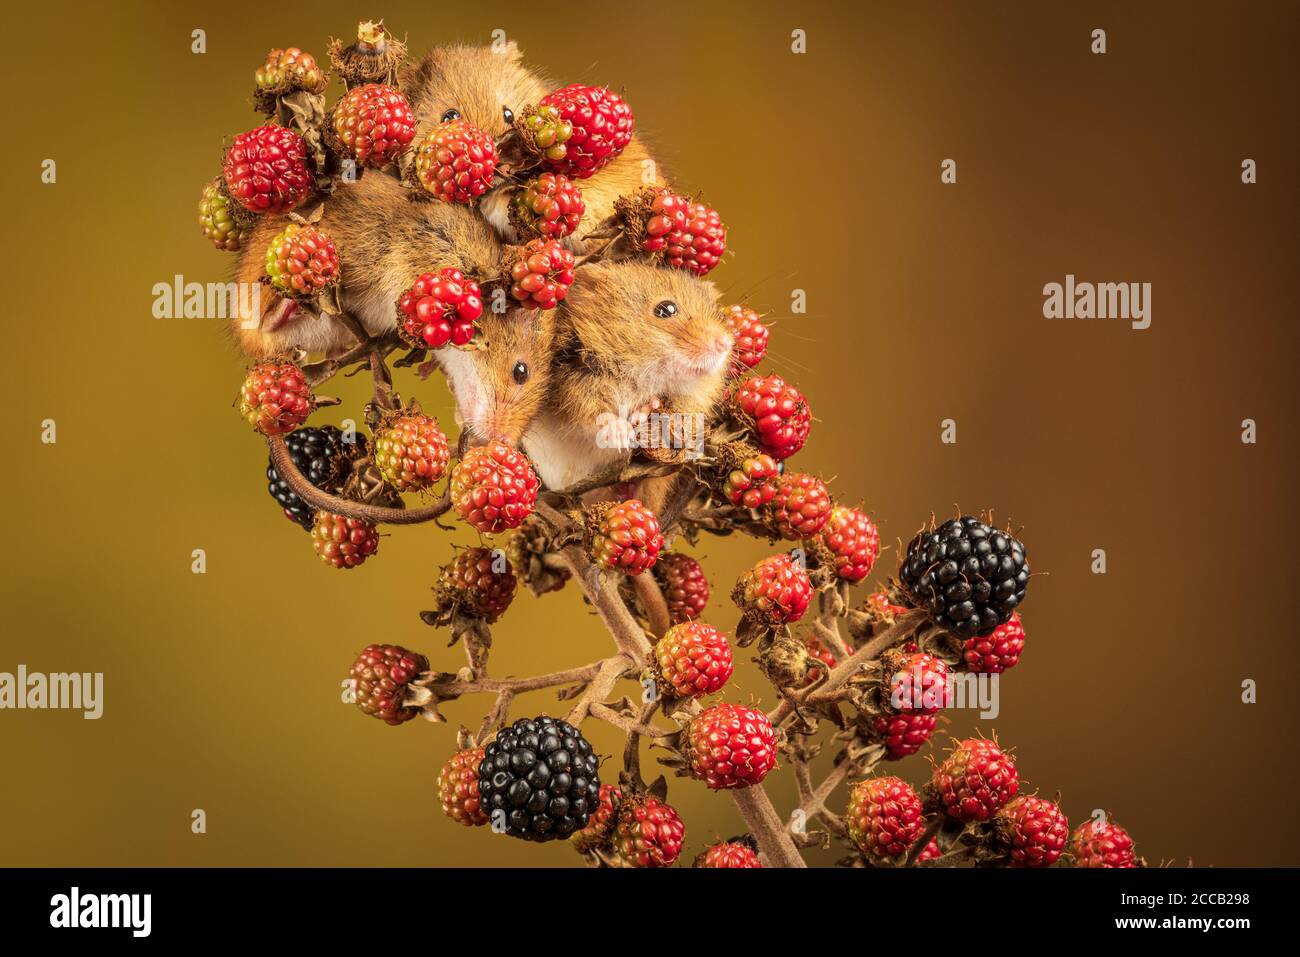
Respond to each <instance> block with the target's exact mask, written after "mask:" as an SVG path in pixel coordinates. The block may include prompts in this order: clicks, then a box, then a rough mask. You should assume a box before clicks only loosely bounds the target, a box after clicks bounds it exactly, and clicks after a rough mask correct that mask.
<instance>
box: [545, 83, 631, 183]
mask: <svg viewBox="0 0 1300 957" xmlns="http://www.w3.org/2000/svg"><path fill="white" fill-rule="evenodd" d="M545 107H550V108H551V109H552V110H554V111H555V115H556V116H557V117H558V119H559V120H560V121H561V123H563V124H566V125H567V126H569V127H571V130H570V132H569V136H568V137H567V139H566V140H565V141H564V142H563V147H564V154H563V156H562V157H559V158H555V157H554V155H553V154H547V155H546V157H545V163H546V165H547V166H548V167H550V169H552V170H554V171H555V172H557V173H563V174H565V175H566V176H570V177H572V178H574V179H586V178H587V177H588V176H591V175H592V174H593V173H595V172H596V171H597V170H599V169H601V168H602V167H603V166H605V165H606V164H608V163H609V162H611V161H612V160H613V159H614V158H615V157H617V156H618V154H619V153H621V152H623V149H624V148H625V147H626V146H627V144H628V143H629V142H630V141H631V139H632V127H633V125H634V123H635V118H634V117H633V115H632V108H631V107H630V106H628V105H627V104H626V103H625V102H623V98H622V97H621V96H619V95H618V94H617V93H614V92H612V91H610V90H608V89H605V88H604V87H598V86H586V85H584V84H582V83H572V84H570V85H569V86H566V87H563V88H561V89H559V90H556V91H555V92H554V93H548V94H547V95H546V96H544V97H542V99H541V101H540V102H539V103H538V108H539V110H540V109H542V108H545Z"/></svg>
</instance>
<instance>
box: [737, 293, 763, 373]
mask: <svg viewBox="0 0 1300 957" xmlns="http://www.w3.org/2000/svg"><path fill="white" fill-rule="evenodd" d="M726 318H727V329H729V330H730V331H731V335H732V338H734V339H735V340H736V344H735V345H734V346H732V347H731V374H732V375H740V374H741V373H743V372H744V371H745V370H747V369H752V368H754V366H756V365H758V364H759V363H760V362H762V361H763V357H764V356H766V355H767V340H768V336H769V334H770V333H769V332H768V328H767V326H765V325H763V320H762V318H761V317H760V316H759V314H758V313H757V312H756V311H755V310H753V309H751V308H749V306H742V305H734V306H732V307H731V308H729V309H728V310H727V316H726Z"/></svg>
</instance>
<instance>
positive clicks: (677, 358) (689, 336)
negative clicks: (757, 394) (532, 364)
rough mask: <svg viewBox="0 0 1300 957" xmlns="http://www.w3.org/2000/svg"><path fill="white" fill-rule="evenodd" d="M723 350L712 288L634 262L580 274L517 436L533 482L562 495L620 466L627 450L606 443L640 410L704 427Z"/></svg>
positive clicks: (725, 337)
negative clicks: (543, 380) (535, 401)
mask: <svg viewBox="0 0 1300 957" xmlns="http://www.w3.org/2000/svg"><path fill="white" fill-rule="evenodd" d="M731 347H732V335H731V333H730V332H729V331H728V328H727V325H726V322H725V319H724V317H723V313H722V310H721V308H720V307H719V305H718V290H717V288H716V287H715V286H714V285H713V283H711V282H708V281H706V280H702V279H698V278H696V277H694V276H692V275H690V274H689V273H688V272H686V271H685V270H680V269H665V268H657V267H655V266H651V265H647V264H645V263H640V262H635V261H622V262H593V263H588V264H586V265H584V266H582V267H580V269H579V276H578V279H577V281H576V282H575V283H574V285H573V288H572V289H571V290H570V291H569V297H568V299H566V300H565V302H564V303H563V304H562V305H561V307H560V308H559V310H558V316H557V328H556V346H555V353H554V359H553V362H552V369H551V381H550V386H549V391H548V393H547V396H546V399H545V401H544V404H543V407H542V409H541V411H540V412H539V413H538V415H537V416H536V418H534V420H533V422H532V424H531V426H530V427H529V428H528V430H527V431H526V432H525V433H524V439H523V447H524V450H525V451H526V452H527V453H528V455H529V457H530V458H532V460H533V462H534V464H535V465H536V467H537V472H538V475H539V476H540V477H541V479H542V481H543V482H545V483H546V485H547V486H548V487H549V488H552V489H563V488H567V487H571V486H573V485H575V484H577V483H580V482H582V481H584V480H587V479H590V478H592V477H595V476H598V475H602V474H605V473H607V472H608V471H610V470H611V469H612V468H614V467H616V466H617V465H618V464H619V463H620V462H626V461H629V460H630V459H631V457H632V450H631V449H630V448H628V446H627V443H626V442H621V441H611V440H610V439H611V437H614V438H617V437H618V436H620V435H623V436H626V435H627V434H628V432H629V430H635V429H636V427H637V421H636V420H637V416H638V415H640V414H643V413H645V412H648V411H650V410H658V411H661V412H663V413H666V414H670V416H669V417H670V418H677V419H689V420H691V421H694V422H699V423H703V422H705V421H707V420H708V418H709V416H710V415H711V413H712V411H713V409H714V406H715V405H716V404H717V402H718V400H719V398H720V397H721V395H722V392H723V389H724V384H725V381H726V374H727V368H728V364H729V357H730V354H731ZM665 421H666V420H665ZM687 431H689V432H696V433H697V434H698V430H697V429H695V428H691V429H688V430H687Z"/></svg>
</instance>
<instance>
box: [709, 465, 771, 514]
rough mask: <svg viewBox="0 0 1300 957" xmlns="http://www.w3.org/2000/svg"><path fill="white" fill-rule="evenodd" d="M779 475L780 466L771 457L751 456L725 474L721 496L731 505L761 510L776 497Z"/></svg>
mask: <svg viewBox="0 0 1300 957" xmlns="http://www.w3.org/2000/svg"><path fill="white" fill-rule="evenodd" d="M780 475H781V469H780V466H778V465H777V463H776V459H774V458H772V456H770V455H767V454H763V453H760V454H758V455H753V456H750V457H748V458H746V459H744V460H743V461H742V462H741V463H740V467H739V468H735V469H732V470H731V471H730V472H729V473H727V477H726V479H725V480H724V481H723V483H722V494H723V495H724V496H726V499H727V501H728V502H730V503H731V504H732V505H743V506H744V507H745V508H762V507H763V506H764V505H766V504H767V503H768V502H770V501H772V499H773V498H775V497H776V485H777V480H778V478H779V477H780Z"/></svg>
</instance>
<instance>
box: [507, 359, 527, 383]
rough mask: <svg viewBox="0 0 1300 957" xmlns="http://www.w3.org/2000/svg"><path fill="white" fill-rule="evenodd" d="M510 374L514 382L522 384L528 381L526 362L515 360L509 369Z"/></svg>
mask: <svg viewBox="0 0 1300 957" xmlns="http://www.w3.org/2000/svg"><path fill="white" fill-rule="evenodd" d="M510 374H511V375H512V376H514V379H515V382H517V383H518V384H519V385H523V384H524V383H525V382H527V381H528V363H526V362H516V363H515V367H514V368H513V369H511V370H510Z"/></svg>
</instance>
